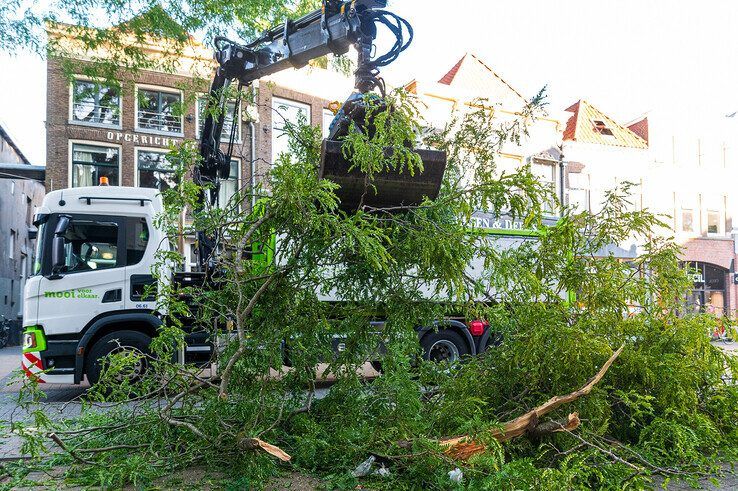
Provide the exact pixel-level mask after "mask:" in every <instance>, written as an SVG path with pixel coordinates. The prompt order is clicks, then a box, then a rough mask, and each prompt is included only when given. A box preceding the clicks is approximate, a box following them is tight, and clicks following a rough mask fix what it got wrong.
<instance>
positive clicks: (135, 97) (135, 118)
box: [133, 84, 184, 137]
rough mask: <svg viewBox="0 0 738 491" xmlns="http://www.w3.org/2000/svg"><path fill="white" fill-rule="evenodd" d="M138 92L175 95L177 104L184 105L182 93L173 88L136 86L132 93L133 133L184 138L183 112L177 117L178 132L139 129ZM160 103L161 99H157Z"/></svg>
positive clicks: (147, 85)
mask: <svg viewBox="0 0 738 491" xmlns="http://www.w3.org/2000/svg"><path fill="white" fill-rule="evenodd" d="M139 90H148V91H156V92H159V93H168V94H177V95H179V103H180V104H183V103H184V92H183V91H182V90H181V89H177V88H174V87H165V86H163V85H150V84H136V85H135V87H134V91H133V92H134V93H133V128H134V131H136V132H139V133H148V134H152V135H160V136H161V135H163V136H172V135H174V136H180V137H184V111H182V114H180V115H179V132H175V131H164V130H157V129H151V128H141V127H140V126H139V124H138V113H139V111H140V109H141V108H140V105H139V101H138V92H139ZM159 99H160V101H161V97H160V98H159Z"/></svg>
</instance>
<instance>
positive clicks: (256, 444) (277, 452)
mask: <svg viewBox="0 0 738 491" xmlns="http://www.w3.org/2000/svg"><path fill="white" fill-rule="evenodd" d="M239 446H240V447H241V448H243V449H244V450H256V449H261V450H263V451H265V452H266V453H268V454H269V455H271V456H272V457H276V458H278V459H279V460H281V461H282V462H289V461H290V460H292V457H291V456H290V455H289V454H288V453H287V452H285V451H284V450H282V449H281V448H279V447H277V446H276V445H272V444H271V443H267V442H265V441H264V440H261V439H259V438H245V439H243V440H241V442H240V443H239Z"/></svg>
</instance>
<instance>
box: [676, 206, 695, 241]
mask: <svg viewBox="0 0 738 491" xmlns="http://www.w3.org/2000/svg"><path fill="white" fill-rule="evenodd" d="M680 212H681V213H680V214H679V233H680V234H692V235H693V234H695V233H697V232H696V230H695V219H694V218H695V213H694V208H680ZM685 212H689V213H690V214H691V215H692V228H691V229H690V230H684V213H685Z"/></svg>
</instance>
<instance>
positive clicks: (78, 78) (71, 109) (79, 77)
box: [67, 74, 123, 130]
mask: <svg viewBox="0 0 738 491" xmlns="http://www.w3.org/2000/svg"><path fill="white" fill-rule="evenodd" d="M72 77H73V78H72V80H71V81H70V82H69V113H68V115H67V116H68V117H67V120H68V123H69V124H74V125H79V126H89V127H92V128H112V129H117V130H120V129H123V94H122V92H123V91H122V90H121V91H120V93H119V94H118V124H106V123H90V122H88V121H79V120H76V119H74V83H75V82H77V81H81V82H94V83H96V84H101V83H102V82H100V81H99V80H95V79H94V78H93V77H87V76H85V75H77V74H75V75H73V76H72Z"/></svg>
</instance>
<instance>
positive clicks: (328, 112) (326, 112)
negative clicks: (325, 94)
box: [320, 107, 336, 138]
mask: <svg viewBox="0 0 738 491" xmlns="http://www.w3.org/2000/svg"><path fill="white" fill-rule="evenodd" d="M321 114H322V118H323V119H321V120H320V126H321V130H322V133H323V138H328V132H329V131H330V123H329V124H327V125H326V124H325V118H326V117H330V119H331V123H332V122H333V120H334V119H335V117H336V115H335V114H334V113H333V111H331V110H330V109H328V108H326V107H324V108H323V112H322V113H321Z"/></svg>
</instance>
